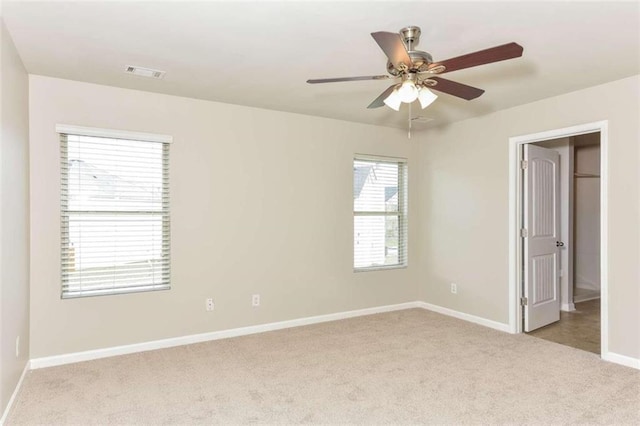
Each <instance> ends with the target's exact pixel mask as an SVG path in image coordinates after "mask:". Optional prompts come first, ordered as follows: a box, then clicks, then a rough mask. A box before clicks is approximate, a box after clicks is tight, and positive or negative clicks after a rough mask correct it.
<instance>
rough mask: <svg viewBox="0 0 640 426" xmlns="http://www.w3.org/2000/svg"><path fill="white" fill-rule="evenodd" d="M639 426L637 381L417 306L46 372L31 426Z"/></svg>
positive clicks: (27, 407) (575, 353)
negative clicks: (295, 425)
mask: <svg viewBox="0 0 640 426" xmlns="http://www.w3.org/2000/svg"><path fill="white" fill-rule="evenodd" d="M203 423H205V424H212V423H218V424H220V423H221V424H243V423H359V424H381V423H386V424H390V423H392V424H425V423H427V424H615V425H621V424H636V425H637V424H640V371H637V370H634V369H631V368H627V367H622V366H619V365H615V364H611V363H607V362H604V361H601V360H600V359H599V358H598V356H596V355H594V354H592V353H588V352H584V351H580V350H577V349H573V348H569V347H566V346H562V345H559V344H556V343H552V342H547V341H544V340H541V339H537V338H535V337H531V336H526V335H509V334H506V333H501V332H498V331H495V330H491V329H488V328H485V327H481V326H478V325H474V324H470V323H467V322H464V321H460V320H456V319H453V318H449V317H445V316H442V315H439V314H435V313H432V312H429V311H425V310H421V309H411V310H406V311H399V312H393V313H385V314H378V315H371V316H367V317H360V318H355V319H349V320H343V321H336V322H331V323H324V324H317V325H312V326H306V327H299V328H293V329H288V330H282V331H276V332H270V333H264V334H258V335H252V336H246V337H239V338H233V339H227V340H219V341H214V342H208V343H201V344H195V345H189V346H182V347H177V348H172V349H163V350H158V351H153V352H146V353H140V354H135V355H126V356H120V357H114V358H109V359H103V360H97V361H89V362H84V363H78V364H74V365H67V366H61V367H53V368H48V369H42V370H35V371H32V372H30V373H28V375H27V377H26V379H25V382H24V385H23V388H22V391H21V392H20V394H19V396H18V398H17V402H16V404H15V406H14V409H13V410H12V413H11V414H10V417H9V420H8V424H9V425H23V424H83V425H84V424H203Z"/></svg>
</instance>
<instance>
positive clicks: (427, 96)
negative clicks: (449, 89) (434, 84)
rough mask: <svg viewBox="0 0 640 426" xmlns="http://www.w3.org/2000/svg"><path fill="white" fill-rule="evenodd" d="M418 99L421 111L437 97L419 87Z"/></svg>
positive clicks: (424, 88)
mask: <svg viewBox="0 0 640 426" xmlns="http://www.w3.org/2000/svg"><path fill="white" fill-rule="evenodd" d="M418 99H419V100H420V106H421V107H422V109H425V108H426V107H428V106H429V105H431V103H433V101H435V100H436V99H438V95H436V94H435V93H433V92H432V91H431V90H429V89H427V88H426V87H421V88H420V94H419V95H418Z"/></svg>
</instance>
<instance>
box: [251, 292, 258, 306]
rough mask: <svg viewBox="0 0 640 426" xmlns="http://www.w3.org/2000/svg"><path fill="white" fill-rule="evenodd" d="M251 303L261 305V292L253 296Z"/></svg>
mask: <svg viewBox="0 0 640 426" xmlns="http://www.w3.org/2000/svg"><path fill="white" fill-rule="evenodd" d="M251 305H252V306H260V295H259V294H254V295H253V296H252V297H251Z"/></svg>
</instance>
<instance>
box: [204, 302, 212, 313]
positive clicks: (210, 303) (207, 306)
mask: <svg viewBox="0 0 640 426" xmlns="http://www.w3.org/2000/svg"><path fill="white" fill-rule="evenodd" d="M205 305H206V308H207V311H213V299H207V300H206V301H205Z"/></svg>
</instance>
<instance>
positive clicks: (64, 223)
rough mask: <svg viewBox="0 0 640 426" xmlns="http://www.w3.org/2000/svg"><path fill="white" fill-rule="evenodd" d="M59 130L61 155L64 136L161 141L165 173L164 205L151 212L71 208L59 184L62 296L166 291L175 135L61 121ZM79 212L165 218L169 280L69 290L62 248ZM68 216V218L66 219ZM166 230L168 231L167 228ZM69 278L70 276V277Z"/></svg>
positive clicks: (168, 263)
mask: <svg viewBox="0 0 640 426" xmlns="http://www.w3.org/2000/svg"><path fill="white" fill-rule="evenodd" d="M56 133H58V136H59V137H58V141H59V142H58V143H59V144H60V148H61V151H60V152H61V156H62V155H63V154H64V155H66V152H65V151H64V149H67V150H68V145H66V146H65V147H63V145H62V144H63V143H66V144H68V141H63V136H81V137H82V136H85V137H92V138H106V139H111V140H114V139H115V140H126V141H132V142H149V143H161V144H162V155H161V162H162V173H163V176H164V177H163V184H162V188H163V190H162V200H163V201H162V208H161V210H158V211H155V210H154V211H149V210H132V211H117V210H113V211H111V210H97V211H93V210H89V209H86V210H77V211H76V210H74V211H72V210H70V209H69V206H68V199H69V193H68V192H67V191H68V188H65V187H63V186H62V185H61V187H60V237H61V241H60V242H61V245H60V257H59V258H60V278H61V286H60V298H61V299H64V300H66V299H82V298H85V297H95V296H113V295H122V294H133V293H147V292H155V291H164V290H171V287H172V283H171V230H170V223H171V214H170V211H171V210H170V182H169V171H170V169H169V157H170V145H171V143H172V142H173V137H172V136H170V135H162V134H154V133H144V132H133V131H127V130H113V129H100V128H94V127H81V126H73V125H66V124H58V125H56ZM65 172H66V173H67V175H66V179H68V178H69V176H68V173H69V170H68V168H67V169H62V166H61V169H60V178H61V182H62V181H64V180H65ZM165 179H166V182H165ZM74 212H75V213H80V214H93V213H98V214H100V213H102V214H104V215H109V214H112V215H115V216H118V215H130V216H136V215H141V216H143V217H146V216H158V217H160V218H161V219H162V224H163V228H162V229H163V230H161V231H160V234H161V235H162V244H163V245H164V244H166V245H167V249H166V250H167V252H166V256H167V259H166V261H165V262H166V267H167V269H168V278H167V282H166V284H165V283H162V284H151V285H148V286H137V287H134V286H131V287H119V288H111V289H109V288H103V289H95V290H81V291H69V290H68V288H67V289H66V290H65V272H64V269H63V262H64V261H65V258H66V255H65V253H66V252H65V251H64V250H63V248H62V243H63V242H64V241H65V237H64V235H65V232H66V233H67V235H68V234H69V230H70V223H71V221H70V220H69V216H70V214H73V213H74ZM65 218H66V219H65ZM164 229H166V232H165V231H164ZM67 280H68V278H67Z"/></svg>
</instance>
